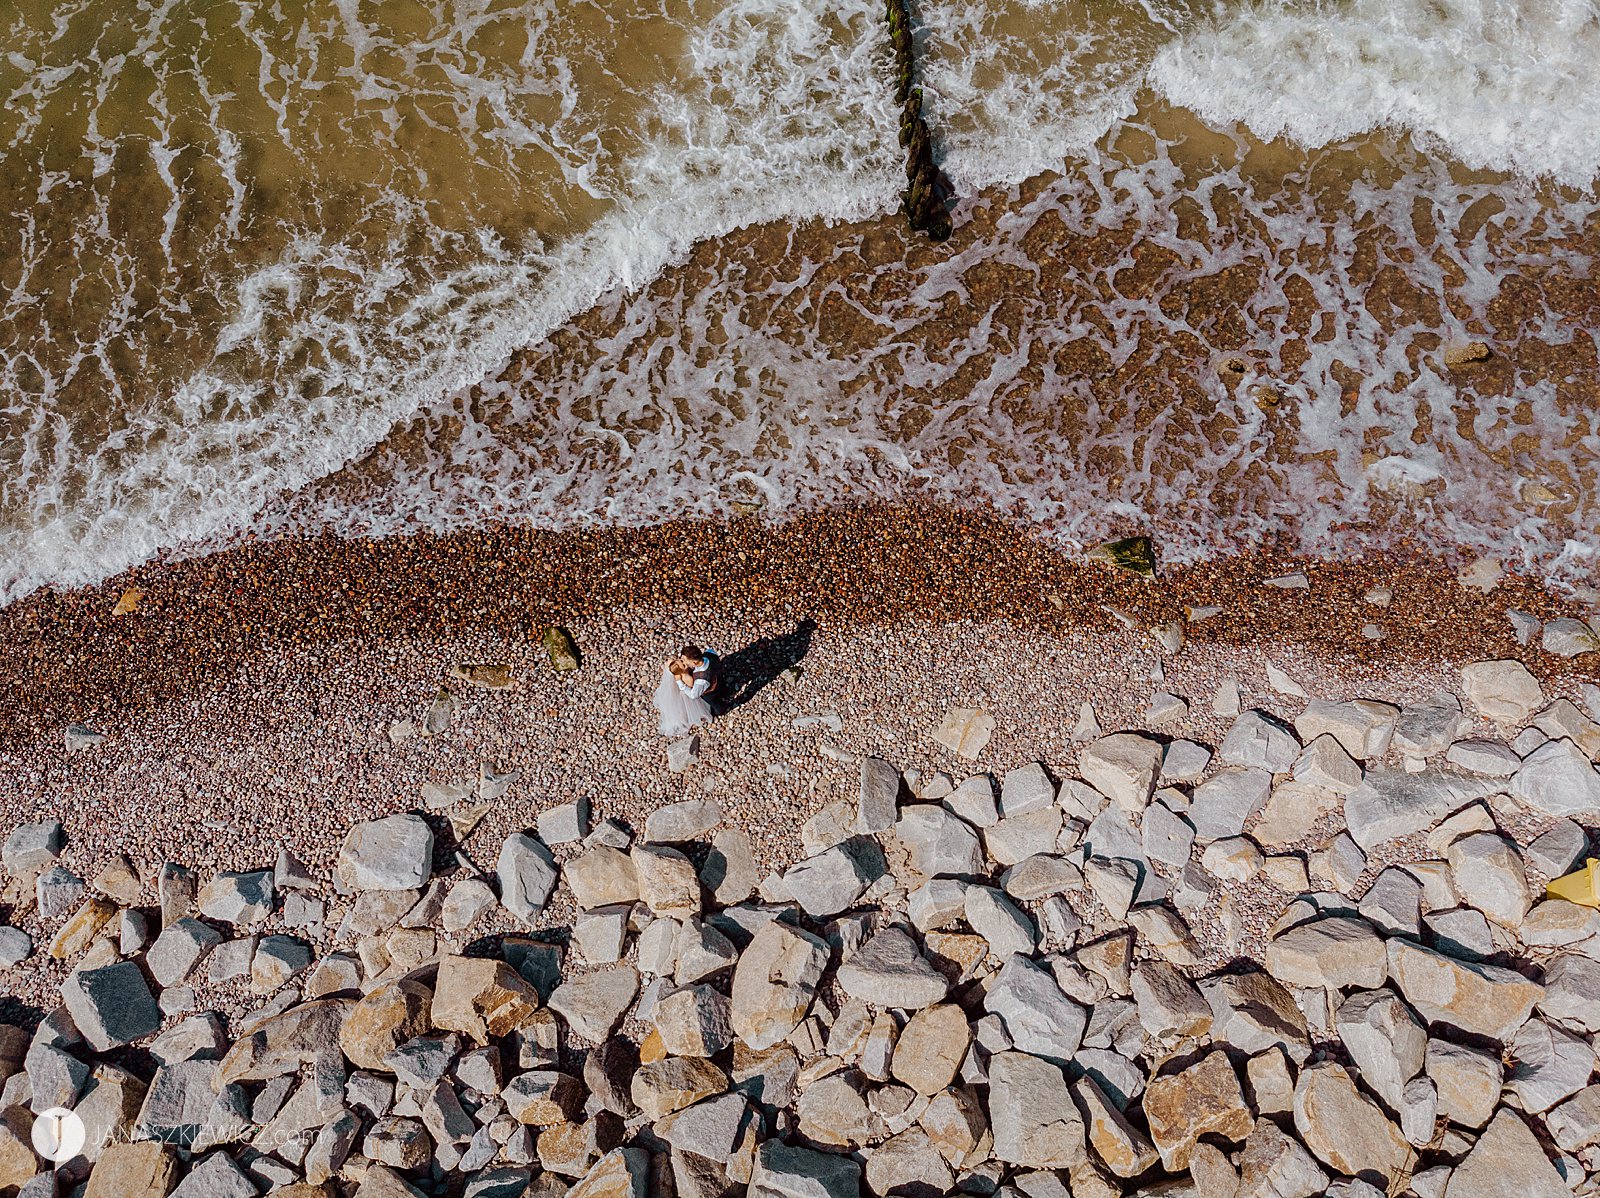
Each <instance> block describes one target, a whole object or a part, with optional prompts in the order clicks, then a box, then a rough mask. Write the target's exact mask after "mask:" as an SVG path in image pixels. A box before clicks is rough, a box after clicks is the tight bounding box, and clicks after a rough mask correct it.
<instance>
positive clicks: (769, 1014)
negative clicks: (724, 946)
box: [729, 920, 829, 1052]
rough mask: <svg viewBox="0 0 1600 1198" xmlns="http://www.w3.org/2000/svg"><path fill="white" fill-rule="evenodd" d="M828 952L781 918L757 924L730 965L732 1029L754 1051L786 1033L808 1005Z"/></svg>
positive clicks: (815, 990)
mask: <svg viewBox="0 0 1600 1198" xmlns="http://www.w3.org/2000/svg"><path fill="white" fill-rule="evenodd" d="M828 958H829V949H828V946H827V945H826V944H825V943H824V942H823V941H821V940H819V939H818V938H817V937H815V936H813V935H812V934H811V933H810V932H807V931H804V930H803V929H800V928H796V927H793V926H791V925H789V924H786V923H784V922H782V921H781V920H771V921H769V922H768V923H766V924H765V925H763V926H762V927H761V929H760V930H759V931H757V932H756V934H755V937H754V938H753V939H752V940H751V941H750V943H749V944H748V945H747V946H746V947H745V950H744V952H742V953H740V954H739V963H738V964H737V965H735V966H734V970H733V986H732V989H731V991H730V994H731V998H732V1007H731V1011H730V1013H729V1018H730V1021H731V1022H732V1024H733V1031H734V1034H735V1035H736V1036H738V1037H739V1039H740V1040H742V1041H744V1043H745V1045H746V1046H747V1047H749V1048H753V1049H755V1050H756V1051H758V1052H759V1051H762V1050H764V1049H768V1048H771V1047H772V1046H773V1045H775V1044H777V1043H778V1042H779V1041H781V1040H783V1039H784V1038H785V1037H787V1036H788V1035H789V1033H790V1032H792V1031H794V1029H795V1028H796V1027H797V1026H799V1024H800V1021H801V1020H802V1019H804V1018H805V1017H806V1014H807V1013H808V1012H809V1011H810V1010H811V1003H812V1000H813V999H815V998H816V994H817V984H818V982H820V981H821V980H822V971H823V970H824V969H826V968H827V966H828Z"/></svg>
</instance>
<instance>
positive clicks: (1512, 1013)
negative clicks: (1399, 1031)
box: [1389, 938, 1544, 1041]
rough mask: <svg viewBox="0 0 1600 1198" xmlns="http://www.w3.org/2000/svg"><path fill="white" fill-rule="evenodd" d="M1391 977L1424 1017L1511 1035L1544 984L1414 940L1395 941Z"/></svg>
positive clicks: (1468, 1029) (1501, 1036) (1469, 1029)
mask: <svg viewBox="0 0 1600 1198" xmlns="http://www.w3.org/2000/svg"><path fill="white" fill-rule="evenodd" d="M1389 976H1390V977H1392V978H1393V979H1394V983H1395V985H1397V986H1398V987H1399V988H1400V993H1401V994H1403V995H1405V998H1406V1001H1407V1002H1409V1003H1410V1004H1411V1005H1412V1007H1413V1008H1414V1009H1415V1010H1416V1012H1417V1014H1419V1015H1421V1016H1422V1018H1423V1019H1424V1020H1427V1021H1428V1022H1430V1023H1448V1024H1450V1025H1451V1026H1452V1027H1458V1028H1460V1029H1461V1030H1462V1031H1464V1032H1471V1033H1473V1034H1475V1035H1479V1036H1488V1037H1489V1038H1490V1039H1492V1040H1500V1041H1505V1040H1509V1039H1510V1038H1511V1036H1512V1034H1513V1033H1514V1032H1515V1031H1516V1030H1517V1029H1518V1028H1519V1027H1521V1026H1522V1025H1523V1024H1524V1023H1525V1022H1527V1019H1528V1015H1529V1013H1530V1012H1531V1011H1532V1010H1533V1005H1534V1004H1535V1003H1536V1002H1538V1001H1539V1000H1540V999H1541V998H1543V997H1544V987H1543V986H1541V985H1539V984H1538V983H1537V982H1530V981H1529V980H1528V979H1527V978H1525V977H1523V976H1522V975H1521V974H1520V973H1517V972H1515V971H1514V970H1510V969H1504V968H1501V967H1499V966H1496V965H1481V964H1478V963H1476V962H1470V961H1458V960H1456V959H1455V958H1454V957H1447V956H1445V955H1444V954H1442V953H1436V952H1433V951H1431V950H1429V949H1425V948H1422V947H1420V946H1419V945H1416V944H1413V943H1411V942H1410V941H1408V940H1401V939H1398V938H1397V939H1394V940H1391V941H1389Z"/></svg>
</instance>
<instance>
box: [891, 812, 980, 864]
mask: <svg viewBox="0 0 1600 1198" xmlns="http://www.w3.org/2000/svg"><path fill="white" fill-rule="evenodd" d="M894 834H895V837H896V838H897V839H898V840H899V841H900V844H901V846H902V847H903V848H904V849H905V850H906V855H907V857H908V858H909V864H910V866H911V869H912V870H913V871H914V872H915V873H917V874H920V875H921V876H922V877H924V878H940V877H953V878H959V877H968V876H975V875H980V874H983V873H984V872H986V871H985V869H984V864H983V847H982V845H980V844H979V843H978V834H977V833H976V832H975V831H973V830H972V827H971V825H969V824H968V823H967V822H966V821H965V820H963V819H961V818H960V817H959V816H956V815H953V814H952V813H951V812H949V811H947V810H946V809H945V808H944V807H941V806H940V805H939V804H937V803H915V804H912V805H911V806H908V807H906V808H905V809H904V810H903V811H901V813H900V820H899V822H898V823H896V824H895V826H894Z"/></svg>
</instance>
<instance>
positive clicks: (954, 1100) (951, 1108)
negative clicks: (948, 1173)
mask: <svg viewBox="0 0 1600 1198" xmlns="http://www.w3.org/2000/svg"><path fill="white" fill-rule="evenodd" d="M917 1122H918V1123H920V1124H921V1125H922V1130H923V1131H925V1132H927V1133H928V1139H929V1140H930V1141H932V1143H933V1146H934V1147H935V1148H937V1149H938V1150H939V1155H941V1156H943V1157H944V1159H945V1160H947V1161H949V1162H950V1164H952V1165H954V1166H955V1167H957V1168H961V1167H963V1166H965V1165H967V1164H972V1163H976V1162H977V1161H979V1160H981V1159H982V1156H983V1150H984V1146H985V1142H986V1140H987V1138H988V1135H989V1120H988V1117H987V1116H986V1115H985V1114H984V1109H983V1104H982V1103H981V1102H979V1101H978V1098H977V1096H976V1095H975V1094H973V1092H972V1091H971V1090H968V1089H966V1088H964V1087H961V1086H952V1087H951V1088H950V1089H948V1090H946V1091H944V1093H942V1094H935V1095H934V1096H933V1098H932V1099H931V1100H930V1101H929V1102H928V1106H927V1109H926V1110H924V1111H923V1112H922V1115H921V1117H920V1118H919V1119H918V1120H917Z"/></svg>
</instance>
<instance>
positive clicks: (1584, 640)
mask: <svg viewBox="0 0 1600 1198" xmlns="http://www.w3.org/2000/svg"><path fill="white" fill-rule="evenodd" d="M1539 643H1540V646H1541V647H1542V648H1543V649H1544V651H1545V652H1546V653H1554V654H1555V655H1556V656H1557V657H1577V656H1578V655H1580V654H1583V653H1593V652H1595V651H1596V650H1597V649H1600V633H1596V632H1595V630H1594V629H1593V628H1591V627H1589V625H1587V624H1585V623H1584V622H1583V621H1582V620H1577V619H1574V618H1573V617H1571V616H1560V617H1558V618H1556V619H1554V620H1551V621H1550V622H1549V623H1548V624H1546V625H1545V626H1544V635H1543V637H1541V638H1540V642H1539Z"/></svg>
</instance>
